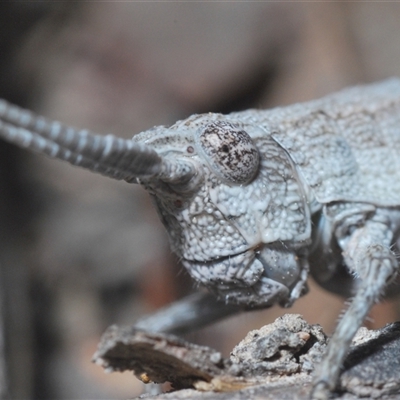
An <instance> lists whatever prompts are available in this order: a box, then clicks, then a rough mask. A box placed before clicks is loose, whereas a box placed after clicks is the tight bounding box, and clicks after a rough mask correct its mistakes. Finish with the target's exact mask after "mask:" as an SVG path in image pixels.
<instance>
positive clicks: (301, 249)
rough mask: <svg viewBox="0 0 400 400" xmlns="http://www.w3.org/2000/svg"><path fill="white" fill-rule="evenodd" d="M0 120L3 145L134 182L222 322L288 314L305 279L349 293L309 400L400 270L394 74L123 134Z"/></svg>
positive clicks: (321, 389)
mask: <svg viewBox="0 0 400 400" xmlns="http://www.w3.org/2000/svg"><path fill="white" fill-rule="evenodd" d="M0 119H1V122H0V137H1V138H3V139H5V140H7V141H9V142H11V143H14V144H16V145H18V146H21V147H24V148H27V149H30V150H34V151H37V152H39V153H42V154H45V155H48V156H50V157H54V158H58V159H61V160H65V161H68V162H69V163H71V164H73V165H76V166H79V167H83V168H87V169H89V170H91V171H93V172H98V173H101V174H103V175H105V176H108V177H111V178H114V179H122V180H125V181H127V182H129V183H138V184H141V185H142V186H143V187H144V188H145V189H146V190H147V191H148V192H149V193H150V194H151V196H152V197H153V199H154V203H155V206H156V208H157V210H158V212H159V215H160V217H161V219H162V222H163V223H164V225H165V227H166V228H167V231H168V235H169V238H170V243H171V246H172V249H173V251H174V252H175V253H176V254H177V255H178V256H179V257H180V258H181V259H182V262H183V264H184V266H185V267H186V268H187V270H188V272H189V274H190V275H191V276H192V277H193V278H194V279H195V280H196V281H197V282H199V283H200V284H202V285H204V286H206V287H207V288H209V289H210V291H211V292H212V293H213V294H214V295H215V298H216V299H217V300H220V302H219V303H218V302H217V301H216V303H215V304H219V305H218V307H217V309H218V310H222V311H221V312H220V314H227V313H230V312H232V310H237V309H242V308H247V309H251V308H263V307H269V306H271V305H273V304H275V303H279V304H281V305H283V306H290V305H291V304H292V303H293V302H294V301H295V300H296V299H298V298H299V297H300V296H302V295H303V294H305V293H306V291H307V285H306V280H307V276H308V274H309V273H311V274H312V275H313V276H314V278H315V279H316V280H317V281H318V282H319V283H320V284H321V285H322V286H324V287H325V288H327V289H328V290H331V291H335V292H338V293H341V294H345V295H350V294H351V295H353V298H352V301H351V304H350V306H349V307H348V309H347V310H346V311H345V313H344V315H343V317H342V318H341V320H340V322H339V324H338V326H337V328H336V331H335V333H334V335H333V337H332V338H331V340H330V344H329V346H328V350H327V353H326V355H325V358H324V359H323V361H322V364H321V365H320V366H319V367H318V369H317V370H318V371H317V372H316V373H315V381H314V382H315V383H314V389H313V392H312V397H313V398H315V399H323V398H327V397H328V396H329V393H330V392H331V391H333V390H334V389H335V385H336V383H337V379H338V376H339V373H340V367H341V365H342V362H343V360H344V358H345V356H346V352H347V350H348V348H349V345H350V342H351V340H352V338H353V336H354V334H355V332H356V331H357V329H358V328H359V327H360V325H361V324H362V322H363V320H364V319H365V317H366V315H367V314H368V312H369V310H370V309H371V307H372V305H373V304H374V303H375V302H376V301H378V300H379V298H380V296H381V295H383V294H384V292H385V289H386V288H387V287H388V285H390V283H391V282H393V280H394V278H395V276H396V274H397V271H398V262H397V260H396V257H395V253H396V251H397V247H398V241H399V235H398V232H399V228H400V179H399V178H400V80H399V79H390V80H387V81H384V82H381V83H377V84H372V85H367V86H359V87H354V88H349V89H345V90H343V91H341V92H338V93H336V94H333V95H330V96H328V97H325V98H322V99H320V100H315V101H311V102H308V103H302V104H295V105H292V106H289V107H284V108H275V109H272V110H267V111H260V110H247V111H243V112H237V113H232V114H229V115H221V114H211V113H210V114H201V115H193V116H191V117H189V118H188V119H186V120H183V121H179V122H177V123H176V124H174V125H173V126H171V127H169V128H167V127H164V126H158V127H155V128H153V129H150V130H148V131H146V132H142V133H140V134H138V135H136V136H134V137H133V139H131V140H125V139H121V138H117V137H115V136H112V135H107V136H100V135H96V134H93V133H91V132H88V131H86V130H77V129H75V128H71V127H68V126H65V125H63V124H61V123H59V122H52V121H48V120H46V119H45V118H43V117H40V116H37V115H35V114H34V113H32V112H30V111H27V110H23V109H21V108H18V107H17V106H14V105H11V104H9V103H8V102H7V101H4V100H3V101H1V102H0ZM392 287H394V284H392ZM202 299H203V300H204V298H202ZM202 299H200V300H198V301H197V303H196V304H194V305H191V306H190V307H192V309H193V310H196V312H197V314H196V315H195V317H194V319H199V320H200V319H202V318H203V319H211V318H215V315H214V316H213V315H211V314H212V312H211V311H210V312H208V311H207V310H205V308H204V309H203V310H202V307H200V306H199V304H200V305H201V301H203V300H202ZM221 300H222V302H221ZM207 301H208V300H207ZM224 304H227V306H226V307H225V306H224ZM229 305H230V306H229ZM196 307H197V308H196ZM219 316H220V315H219ZM171 318H172V322H171V321H170V323H171V325H173V324H174V323H178V322H177V320H176V321H175V320H174V318H177V319H179V317H176V316H174V315H172V314H171ZM182 318H183V317H181V319H182ZM183 319H184V318H183ZM192 322H193V321H192ZM160 329H161V328H160Z"/></svg>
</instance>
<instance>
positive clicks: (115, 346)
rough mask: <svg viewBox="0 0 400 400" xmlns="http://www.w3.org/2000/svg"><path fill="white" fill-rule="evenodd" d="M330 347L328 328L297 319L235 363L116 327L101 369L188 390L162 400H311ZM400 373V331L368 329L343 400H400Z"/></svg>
mask: <svg viewBox="0 0 400 400" xmlns="http://www.w3.org/2000/svg"><path fill="white" fill-rule="evenodd" d="M326 345H327V337H326V335H325V334H324V333H323V331H322V328H321V327H320V326H319V325H310V324H308V323H307V322H306V321H305V320H304V319H303V318H302V317H301V316H300V315H295V314H294V315H291V314H287V315H284V316H283V317H280V318H278V319H277V320H276V321H275V322H274V323H273V324H270V325H266V326H264V327H262V328H261V329H259V330H254V331H251V332H249V333H248V335H247V336H246V337H245V338H244V339H243V340H242V341H241V342H240V343H239V344H238V345H237V346H235V348H234V349H233V350H232V353H231V357H230V358H229V359H224V358H222V356H221V354H220V353H219V352H217V351H216V350H213V349H211V348H209V347H205V346H198V345H194V344H191V343H188V342H186V341H184V340H182V339H179V338H177V337H175V336H173V335H169V334H162V333H150V332H143V331H139V330H137V329H135V328H118V327H116V326H112V327H110V328H109V329H108V330H107V331H106V333H105V334H104V335H103V338H102V340H101V342H100V344H99V349H98V351H97V352H96V354H95V356H94V361H96V362H97V363H99V364H101V365H102V366H103V367H104V368H106V369H108V370H111V371H115V370H118V371H124V370H133V371H134V373H135V375H136V376H137V377H138V378H139V379H141V380H142V381H144V382H145V383H147V382H150V381H152V382H157V383H162V382H166V381H168V382H171V384H172V386H173V387H174V388H175V389H178V388H179V389H181V390H177V391H174V392H173V393H164V394H160V395H157V396H154V397H153V396H152V397H151V398H154V399H158V400H163V399H172V398H174V399H199V400H200V399H218V400H225V399H226V400H228V399H229V400H231V399H233V400H234V399H252V398H257V399H265V400H269V399H277V398H279V399H294V400H303V399H304V400H305V399H308V397H309V394H310V390H311V386H312V371H313V370H314V367H315V366H317V365H318V363H319V362H320V360H321V357H322V356H323V354H324V350H325V348H326ZM399 367H400V323H395V324H390V325H388V326H386V327H385V328H383V329H381V330H378V331H369V330H368V329H366V328H362V329H360V330H359V332H358V333H357V335H356V337H355V339H354V341H353V346H352V348H351V350H350V352H349V355H348V357H347V360H346V363H345V365H344V367H343V373H342V375H341V378H340V391H341V392H340V393H337V398H340V399H343V400H352V399H356V398H359V397H367V398H380V397H381V396H385V399H386V398H387V399H398V398H399V393H400V382H399V379H398V374H399V370H400V368H399ZM184 388H195V389H184Z"/></svg>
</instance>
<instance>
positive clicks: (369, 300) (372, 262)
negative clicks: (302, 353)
mask: <svg viewBox="0 0 400 400" xmlns="http://www.w3.org/2000/svg"><path fill="white" fill-rule="evenodd" d="M398 218H399V213H398V212H392V213H391V212H386V211H384V210H383V211H380V210H378V211H377V212H376V213H375V215H374V216H373V217H372V218H371V219H370V220H367V221H366V222H365V224H364V225H363V226H361V227H356V228H353V229H354V230H353V231H352V232H351V233H350V234H348V235H346V236H343V237H338V242H339V244H340V245H341V247H342V248H343V256H344V259H345V262H346V265H347V266H348V267H349V269H350V270H351V271H352V272H353V274H354V275H355V277H356V278H358V279H359V282H358V285H357V288H356V293H355V296H354V298H353V300H352V302H351V304H350V307H349V308H348V309H347V310H346V312H345V314H344V315H343V317H342V319H341V320H340V322H339V324H338V326H337V328H336V330H335V333H334V334H333V336H332V338H331V340H330V343H329V346H328V349H327V353H326V354H325V356H324V359H323V361H322V363H321V365H319V366H318V367H317V371H316V373H315V380H314V388H313V391H312V395H311V397H312V399H315V400H316V399H318V400H322V399H328V398H329V394H330V392H331V391H333V390H334V389H335V388H336V385H337V382H338V378H339V374H340V369H341V367H342V365H343V361H344V359H345V357H346V355H347V352H348V349H349V347H350V344H351V341H352V339H353V337H354V335H355V333H356V332H357V330H358V328H359V327H360V326H361V325H362V323H363V321H364V319H365V318H366V316H367V315H368V313H369V311H370V310H371V308H372V306H373V305H374V304H375V303H376V302H377V301H378V300H379V297H380V296H381V295H382V294H383V292H384V289H385V288H386V286H387V285H388V283H389V282H390V281H391V280H392V279H393V278H394V276H395V275H396V272H397V270H398V263H397V260H396V258H395V255H394V254H393V252H392V251H391V250H390V246H391V244H392V242H393V232H394V230H395V229H396V226H395V225H397V224H396V223H394V221H398Z"/></svg>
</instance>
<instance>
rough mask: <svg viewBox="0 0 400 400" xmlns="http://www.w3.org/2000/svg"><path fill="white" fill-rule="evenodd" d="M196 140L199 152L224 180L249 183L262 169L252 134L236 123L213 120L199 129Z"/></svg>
mask: <svg viewBox="0 0 400 400" xmlns="http://www.w3.org/2000/svg"><path fill="white" fill-rule="evenodd" d="M195 141H196V146H197V148H198V152H199V153H200V154H202V155H203V156H204V157H205V159H206V161H207V162H208V164H209V165H210V167H211V169H212V170H213V172H215V174H216V175H218V176H219V178H221V179H222V180H225V181H228V182H230V183H235V184H243V183H247V182H249V181H250V180H251V179H252V178H253V177H254V175H255V173H256V172H257V170H258V165H259V162H260V156H259V154H258V149H257V147H256V146H255V145H254V143H253V141H252V140H251V137H250V136H249V135H248V134H247V133H246V132H245V131H244V130H242V129H240V128H239V127H237V126H236V125H234V124H231V123H229V122H223V121H215V122H212V123H210V124H208V125H207V126H206V127H205V128H202V129H200V130H199V131H198V132H197V135H196V140H195Z"/></svg>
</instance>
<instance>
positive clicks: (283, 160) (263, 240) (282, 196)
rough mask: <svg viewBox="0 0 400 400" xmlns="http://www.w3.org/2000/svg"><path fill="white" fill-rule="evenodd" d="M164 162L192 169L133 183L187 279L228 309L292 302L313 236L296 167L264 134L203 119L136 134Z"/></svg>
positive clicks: (208, 116)
mask: <svg viewBox="0 0 400 400" xmlns="http://www.w3.org/2000/svg"><path fill="white" fill-rule="evenodd" d="M134 141H136V142H139V143H143V144H145V145H146V146H149V147H152V148H153V149H154V150H156V151H157V153H158V154H159V155H160V156H161V157H163V158H166V159H168V158H174V159H183V160H185V161H186V162H188V161H189V162H192V163H193V164H194V165H195V169H196V175H195V176H193V177H192V178H191V181H187V182H174V183H166V182H162V181H160V180H154V179H140V183H142V184H143V185H144V187H145V188H146V190H148V191H149V192H150V194H151V195H152V196H153V198H154V201H155V204H156V207H157V209H158V211H159V214H160V217H161V219H162V221H163V223H164V225H165V227H166V228H167V231H168V234H169V237H170V242H171V246H172V249H173V250H174V252H176V253H177V254H178V256H179V257H181V258H182V262H183V264H184V266H185V267H186V268H187V270H188V272H189V273H190V275H191V276H192V277H193V278H194V279H195V280H196V281H198V282H200V283H202V284H204V285H205V286H207V287H208V288H210V289H211V290H212V291H214V292H215V293H216V294H217V295H218V296H219V297H222V298H223V299H224V300H225V301H226V302H228V303H234V304H245V305H247V306H250V307H265V306H268V305H272V304H273V303H276V302H280V303H282V304H286V305H287V304H290V303H291V302H293V301H294V300H295V298H293V293H292V292H293V289H294V288H295V287H296V294H295V296H296V298H297V297H298V296H299V295H300V293H301V292H302V289H300V290H299V285H298V284H300V286H301V287H303V284H304V280H305V275H306V274H305V273H304V271H306V269H307V267H306V265H305V262H304V259H302V258H301V257H300V256H299V254H298V249H299V248H301V247H304V246H305V244H306V243H308V239H309V237H310V223H309V211H308V207H307V205H306V203H305V201H306V199H305V196H304V194H303V192H302V188H301V186H300V185H299V182H298V178H297V175H296V171H295V169H294V167H293V165H292V164H291V162H290V160H289V158H288V157H287V155H286V153H285V152H284V150H283V149H282V148H281V147H280V146H279V145H278V144H277V143H276V142H275V141H274V140H273V139H272V138H271V137H270V136H269V135H268V132H266V131H265V130H262V129H260V128H258V127H257V126H252V125H249V124H246V125H244V124H238V123H233V122H230V121H229V120H227V117H226V116H222V115H218V114H204V115H198V116H193V117H191V118H189V119H188V120H185V121H181V122H178V123H177V124H175V125H174V126H172V127H171V128H169V129H166V128H163V127H160V128H156V129H155V130H153V131H147V132H144V133H142V134H139V135H137V136H135V137H134Z"/></svg>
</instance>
